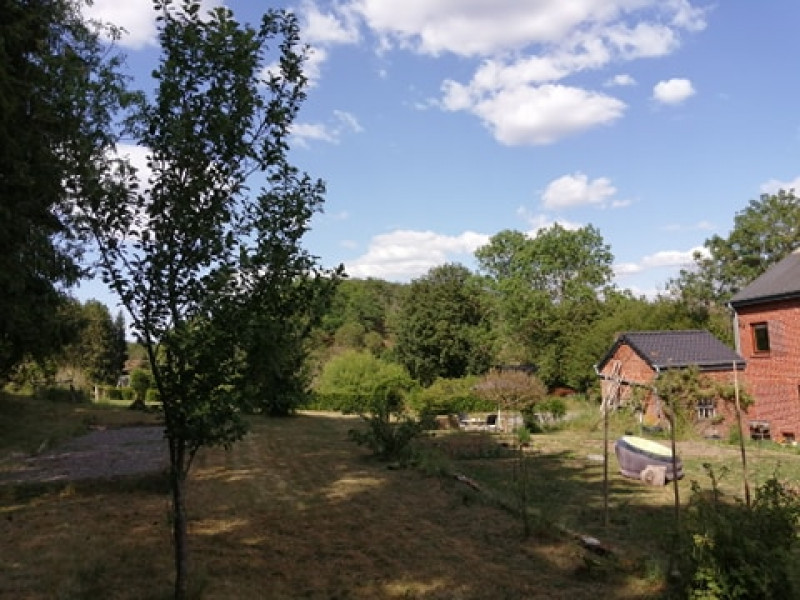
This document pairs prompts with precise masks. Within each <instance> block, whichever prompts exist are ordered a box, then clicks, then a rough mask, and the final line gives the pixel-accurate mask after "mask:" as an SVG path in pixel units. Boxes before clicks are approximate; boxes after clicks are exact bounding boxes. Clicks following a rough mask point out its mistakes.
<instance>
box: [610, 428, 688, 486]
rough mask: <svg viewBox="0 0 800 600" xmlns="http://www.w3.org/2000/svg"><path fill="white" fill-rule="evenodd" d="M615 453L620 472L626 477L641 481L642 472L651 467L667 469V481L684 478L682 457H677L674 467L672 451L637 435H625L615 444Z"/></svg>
mask: <svg viewBox="0 0 800 600" xmlns="http://www.w3.org/2000/svg"><path fill="white" fill-rule="evenodd" d="M614 453H615V454H616V455H617V461H618V462H619V472H620V473H622V474H623V475H625V477H633V478H635V479H640V478H641V477H642V471H644V470H645V469H646V468H647V467H650V466H655V467H665V478H666V480H667V481H671V480H672V479H680V478H681V477H683V463H682V462H681V459H680V457H677V460H676V461H675V465H673V464H672V450H670V449H669V448H667V447H666V446H664V445H662V444H659V443H658V442H654V441H652V440H648V439H645V438H641V437H637V436H635V435H625V436H622V437H621V438H620V439H618V440H617V442H616V444H614ZM676 475H677V476H676Z"/></svg>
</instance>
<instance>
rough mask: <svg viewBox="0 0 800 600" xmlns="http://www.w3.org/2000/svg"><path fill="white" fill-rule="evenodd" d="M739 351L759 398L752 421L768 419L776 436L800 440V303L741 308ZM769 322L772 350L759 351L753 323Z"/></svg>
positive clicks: (750, 416) (749, 382) (749, 383)
mask: <svg viewBox="0 0 800 600" xmlns="http://www.w3.org/2000/svg"><path fill="white" fill-rule="evenodd" d="M737 316H738V319H737V320H738V326H737V327H738V342H739V344H738V345H739V347H738V351H739V354H741V355H742V357H743V358H744V359H745V360H746V361H747V371H746V374H745V379H746V381H747V389H748V391H749V392H750V394H751V395H752V396H753V397H754V399H755V404H754V406H752V407H751V408H750V410H749V411H748V419H749V420H759V421H767V422H768V423H769V425H770V433H771V435H772V439H774V440H781V439H782V438H784V437H788V436H792V437H794V438H795V439H800V391H798V389H799V388H798V386H800V302H798V301H796V300H795V301H783V302H773V303H770V304H764V305H760V306H749V307H742V308H739V309H737ZM756 323H766V324H767V330H768V332H769V340H770V351H769V352H768V353H757V352H755V349H754V345H753V336H752V326H753V324H756Z"/></svg>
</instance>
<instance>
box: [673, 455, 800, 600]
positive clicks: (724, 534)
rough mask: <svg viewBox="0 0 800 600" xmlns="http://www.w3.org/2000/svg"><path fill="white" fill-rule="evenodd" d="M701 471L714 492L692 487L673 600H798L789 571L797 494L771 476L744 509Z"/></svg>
mask: <svg viewBox="0 0 800 600" xmlns="http://www.w3.org/2000/svg"><path fill="white" fill-rule="evenodd" d="M705 467H706V470H707V472H708V473H709V475H710V476H711V481H712V489H711V490H710V491H706V490H702V489H701V488H700V486H699V485H698V484H697V482H693V483H692V496H691V498H690V500H689V506H688V508H687V510H686V523H685V531H684V535H683V538H682V540H683V541H682V548H681V550H682V551H681V553H680V556H681V557H682V561H681V562H682V565H681V569H680V571H679V573H680V578H679V580H678V582H677V585H676V588H677V589H676V597H679V598H692V599H696V600H717V599H723V598H724V599H726V600H750V599H752V600H756V599H761V598H794V597H796V596H795V593H796V590H795V589H794V586H793V584H792V580H791V578H790V577H789V570H790V565H791V563H792V562H793V561H794V560H795V558H794V556H793V554H792V550H793V549H794V548H795V547H796V546H797V526H798V522H800V496H798V494H797V491H796V490H795V489H793V488H792V487H790V486H789V485H787V484H786V483H785V482H781V481H779V480H778V479H777V478H776V477H772V478H770V479H768V480H767V481H765V482H764V483H763V484H761V485H760V486H759V487H758V488H757V489H756V494H755V501H754V502H753V505H752V507H748V506H746V505H745V504H743V503H741V502H740V501H733V500H731V499H729V498H727V497H725V496H724V494H723V493H722V492H721V491H720V490H719V489H718V486H717V480H716V477H717V474H715V473H714V472H713V470H712V469H711V467H710V466H709V465H705ZM722 475H724V473H723V474H722Z"/></svg>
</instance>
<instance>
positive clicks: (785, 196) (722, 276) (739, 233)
mask: <svg viewBox="0 0 800 600" xmlns="http://www.w3.org/2000/svg"><path fill="white" fill-rule="evenodd" d="M798 223H800V198H797V196H795V194H794V190H790V191H785V190H780V191H779V192H778V193H777V194H762V195H761V197H760V198H759V199H758V200H751V201H750V202H749V204H748V205H747V207H746V208H745V209H744V210H742V211H740V212H738V213H737V214H736V217H735V218H734V224H733V229H732V230H731V232H730V233H729V234H728V236H727V237H722V236H719V235H714V236H712V237H710V238H709V239H707V240H706V241H705V243H704V244H703V246H704V251H702V252H696V253H695V255H694V265H693V266H692V268H689V269H683V270H681V272H680V275H679V276H678V277H677V278H676V279H673V280H672V281H670V282H669V288H670V290H671V291H672V292H673V293H674V294H675V295H677V296H679V297H681V298H683V299H684V300H685V301H687V302H689V303H691V304H693V305H697V306H700V307H706V308H709V307H718V306H720V305H722V304H724V303H725V302H727V301H728V299H729V298H730V297H731V296H732V295H733V294H735V293H736V292H738V291H739V290H740V289H741V288H742V287H744V286H746V285H748V284H749V283H750V282H751V281H753V280H754V279H755V278H756V277H758V276H759V275H761V274H762V273H763V272H764V271H766V270H767V269H768V268H769V267H771V266H772V265H773V264H775V263H776V262H778V261H779V260H781V259H782V258H784V257H785V256H786V255H787V254H789V253H790V252H792V251H793V250H795V249H796V248H798V247H800V227H798V226H797V224H798Z"/></svg>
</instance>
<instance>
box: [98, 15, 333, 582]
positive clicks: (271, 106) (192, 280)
mask: <svg viewBox="0 0 800 600" xmlns="http://www.w3.org/2000/svg"><path fill="white" fill-rule="evenodd" d="M154 5H155V9H156V11H157V13H158V23H159V33H158V37H159V41H160V44H161V49H162V55H161V59H160V63H159V66H158V68H157V69H156V70H155V71H154V77H155V79H156V84H157V85H156V90H155V93H154V96H153V98H152V100H150V101H148V102H147V103H146V104H143V106H142V108H141V112H140V115H139V117H140V118H139V120H138V121H137V123H136V127H135V128H134V130H133V133H134V135H136V136H137V137H138V139H139V142H140V144H141V145H142V146H144V147H146V148H147V150H148V153H149V154H148V165H149V167H150V169H151V171H152V176H151V178H150V181H149V187H148V188H146V189H142V190H136V188H133V190H134V193H131V192H130V190H131V189H132V188H131V181H130V179H129V178H126V176H128V175H129V174H128V173H126V172H125V171H122V172H120V173H118V174H117V175H119V176H120V177H118V178H117V179H114V180H112V179H109V182H110V185H109V188H110V189H108V190H107V193H106V194H105V195H103V196H102V197H99V198H98V199H97V201H96V202H94V203H93V204H87V205H85V206H84V209H85V212H84V215H85V217H86V222H87V225H88V227H89V228H90V229H91V230H92V232H93V234H94V235H95V237H96V239H97V243H98V247H99V249H100V253H101V256H102V268H103V270H104V273H105V276H106V278H107V279H108V281H109V282H110V283H111V285H112V287H113V288H114V289H115V290H116V291H117V293H118V294H119V296H120V298H121V301H122V303H123V304H124V305H125V307H126V308H127V310H128V312H129V315H130V318H131V328H132V330H133V332H134V333H135V335H136V336H137V337H138V341H139V342H140V343H141V344H142V345H143V346H144V347H145V348H146V350H147V353H148V357H149V361H150V366H151V370H152V375H153V380H154V384H155V387H156V388H157V390H158V392H159V394H160V398H161V401H162V403H163V410H164V418H165V430H166V431H165V433H166V438H167V442H168V447H169V458H170V468H169V471H170V477H169V478H170V487H171V491H172V505H173V520H172V522H173V528H174V549H175V567H176V578H175V597H176V598H185V596H186V592H187V583H188V578H187V569H188V555H189V552H188V545H187V528H186V526H187V514H186V496H185V492H186V487H185V482H186V477H187V475H188V473H189V470H190V467H191V464H192V460H193V458H194V456H195V455H196V452H197V451H198V450H199V449H200V448H201V447H203V446H208V445H224V446H229V445H231V444H233V443H234V442H235V441H237V440H238V439H239V438H241V436H242V435H244V432H245V423H244V421H243V420H242V418H241V408H242V406H243V405H244V404H246V400H247V399H246V397H245V396H244V395H243V393H242V386H241V376H242V373H243V372H246V367H245V365H244V364H243V360H242V357H243V355H244V354H245V351H246V350H247V348H246V347H243V346H246V344H247V342H248V335H249V331H250V328H251V327H252V326H254V325H258V324H260V323H261V322H262V320H265V319H268V320H270V322H271V323H272V325H274V326H275V327H276V328H278V329H280V323H282V322H284V321H287V320H290V319H291V317H292V315H293V314H294V313H293V312H292V310H293V308H292V305H291V304H289V303H286V302H281V301H279V300H276V298H279V297H280V296H281V295H282V294H284V293H286V292H287V291H288V290H290V289H292V286H294V285H296V283H297V281H298V280H300V279H307V280H309V281H312V282H313V281H314V280H316V279H317V278H318V277H321V278H323V279H324V278H326V277H329V276H330V277H336V276H337V274H336V273H333V274H331V273H327V272H325V271H324V270H322V269H320V268H319V267H317V265H316V260H315V259H314V258H313V257H311V256H309V255H308V254H307V253H306V252H305V251H304V250H303V249H302V247H301V245H300V242H301V239H302V237H303V235H304V234H305V232H306V231H307V229H308V222H309V220H310V218H311V217H312V215H313V214H314V213H315V212H316V211H318V210H320V209H321V206H322V201H323V197H322V196H323V193H324V185H323V183H322V182H320V181H316V180H312V179H311V178H309V177H308V176H307V175H306V174H304V173H302V172H300V171H299V170H298V169H297V168H296V167H294V166H292V165H291V164H290V162H289V158H288V153H289V145H288V139H289V135H290V128H291V124H292V121H293V120H294V118H295V116H296V115H297V112H298V110H299V108H300V105H301V103H302V101H303V99H304V97H305V93H304V87H305V84H306V78H305V76H304V75H303V60H304V50H303V48H302V47H301V46H300V44H299V36H298V25H297V22H296V17H295V16H294V15H293V14H292V13H290V12H285V11H274V10H270V11H268V12H266V14H264V16H263V18H262V19H261V21H260V23H259V24H258V25H257V26H255V27H254V26H250V25H243V24H240V23H239V22H237V21H236V20H235V18H234V15H233V13H232V12H231V11H230V10H229V9H227V8H225V7H218V8H215V9H213V10H212V11H211V12H209V13H208V14H206V15H202V16H201V14H200V3H199V2H198V1H196V0H185V1H184V2H182V3H181V4H180V6H176V5H174V4H173V2H171V0H156V1H155V2H154ZM264 73H266V75H264ZM91 198H92V199H94V196H92V197H91ZM297 302H300V303H302V300H299V299H298V301H297ZM273 311H288V312H289V314H285V313H284V312H281V313H276V312H273ZM254 315H258V318H255V316H254ZM272 349H273V350H275V351H280V348H277V347H273V348H272Z"/></svg>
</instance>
